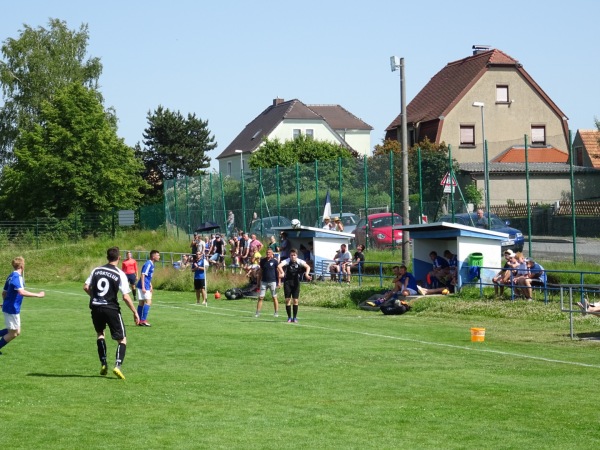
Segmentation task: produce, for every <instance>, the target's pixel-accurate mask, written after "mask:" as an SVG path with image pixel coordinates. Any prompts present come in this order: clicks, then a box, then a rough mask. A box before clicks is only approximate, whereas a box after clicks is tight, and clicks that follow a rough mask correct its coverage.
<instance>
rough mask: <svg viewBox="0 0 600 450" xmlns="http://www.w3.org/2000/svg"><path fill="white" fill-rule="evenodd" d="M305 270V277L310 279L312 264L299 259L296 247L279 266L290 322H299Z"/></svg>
mask: <svg viewBox="0 0 600 450" xmlns="http://www.w3.org/2000/svg"><path fill="white" fill-rule="evenodd" d="M284 268H285V271H284ZM303 270H304V278H305V279H306V280H308V281H310V280H311V277H310V266H309V265H308V264H306V262H304V261H303V260H301V259H298V251H297V250H296V249H295V248H292V249H290V257H289V258H286V259H284V260H283V261H281V262H280V263H279V265H278V266H277V271H278V273H279V278H280V279H283V280H284V281H283V293H284V295H285V311H286V313H287V316H288V320H287V321H288V323H298V297H299V296H300V278H301V277H302V275H303V274H302V271H303ZM292 302H293V305H292Z"/></svg>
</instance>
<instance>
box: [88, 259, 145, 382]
mask: <svg viewBox="0 0 600 450" xmlns="http://www.w3.org/2000/svg"><path fill="white" fill-rule="evenodd" d="M106 258H107V259H108V264H106V265H104V266H102V267H96V268H95V269H94V270H92V272H91V273H90V276H89V277H88V278H87V280H86V281H85V284H84V285H83V290H84V291H85V292H86V293H87V294H88V295H89V296H90V309H91V310H92V322H93V324H94V329H95V330H96V334H97V340H96V343H97V347H98V357H99V358H100V364H101V367H100V375H106V373H107V359H106V341H105V339H104V330H105V329H106V326H107V325H108V329H109V330H110V336H111V337H112V338H113V339H114V340H115V341H117V342H118V343H119V344H118V346H117V353H116V356H115V367H114V369H113V373H114V374H115V375H116V376H117V377H119V378H121V379H122V380H124V379H125V376H124V375H123V372H122V371H121V364H122V363H123V360H124V359H125V349H126V346H127V336H126V333H125V325H124V324H123V319H122V318H121V308H120V306H119V299H118V294H119V291H121V293H122V294H123V301H124V302H125V304H126V305H127V307H128V308H129V309H130V310H131V312H132V313H133V319H134V321H135V323H136V325H137V324H139V322H140V317H139V315H138V313H137V311H136V309H135V306H134V304H133V301H132V300H131V297H130V296H129V293H130V292H131V290H130V288H129V283H128V281H127V276H126V275H125V273H124V272H123V271H122V270H121V269H119V267H118V264H119V259H121V254H120V252H119V249H118V247H111V248H109V249H108V250H107V251H106Z"/></svg>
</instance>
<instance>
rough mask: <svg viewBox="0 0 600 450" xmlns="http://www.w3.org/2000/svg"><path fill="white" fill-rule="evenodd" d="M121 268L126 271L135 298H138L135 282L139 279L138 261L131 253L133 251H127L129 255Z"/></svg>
mask: <svg viewBox="0 0 600 450" xmlns="http://www.w3.org/2000/svg"><path fill="white" fill-rule="evenodd" d="M121 270H122V271H123V272H125V275H126V276H127V281H128V282H129V288H130V290H131V292H133V299H134V300H136V295H135V282H136V281H137V274H138V264H137V261H136V260H135V259H134V258H133V256H132V255H131V252H127V257H126V258H125V259H124V260H123V263H122V264H121Z"/></svg>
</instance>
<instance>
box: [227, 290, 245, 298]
mask: <svg viewBox="0 0 600 450" xmlns="http://www.w3.org/2000/svg"><path fill="white" fill-rule="evenodd" d="M225 297H226V298H227V300H238V299H240V298H244V293H243V292H242V290H241V289H240V288H231V289H227V290H226V291H225Z"/></svg>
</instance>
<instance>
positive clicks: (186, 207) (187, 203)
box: [185, 175, 191, 235]
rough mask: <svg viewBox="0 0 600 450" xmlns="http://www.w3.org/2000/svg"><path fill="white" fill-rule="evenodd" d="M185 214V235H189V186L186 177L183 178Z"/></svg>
mask: <svg viewBox="0 0 600 450" xmlns="http://www.w3.org/2000/svg"><path fill="white" fill-rule="evenodd" d="M185 213H186V216H187V234H188V235H189V234H191V230H190V228H191V227H190V222H191V217H190V186H189V178H188V176H187V175H186V176H185Z"/></svg>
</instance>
